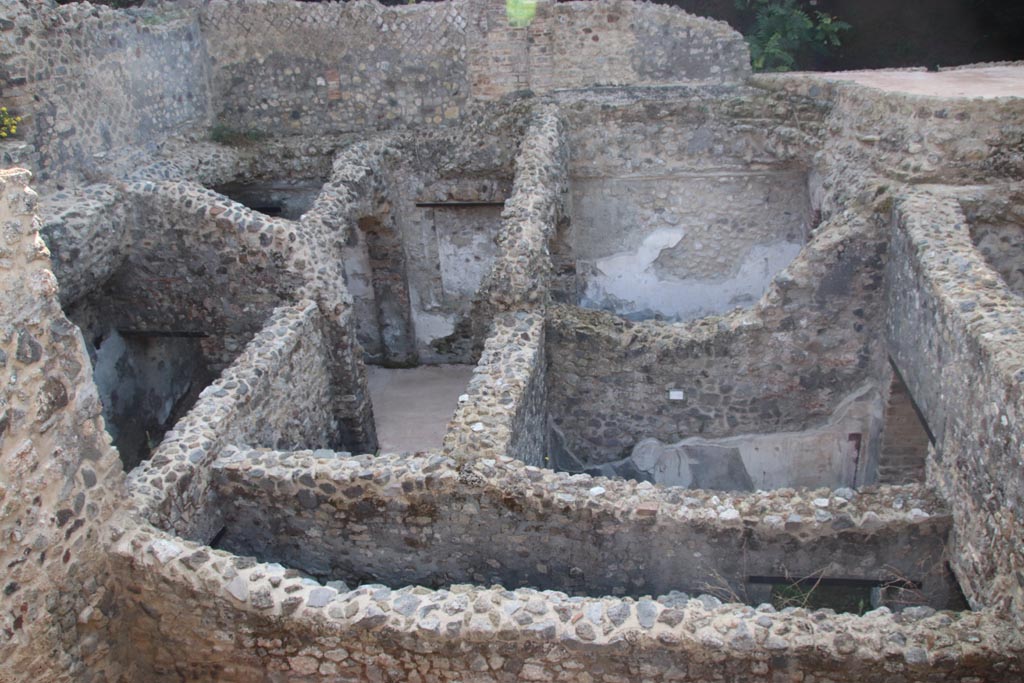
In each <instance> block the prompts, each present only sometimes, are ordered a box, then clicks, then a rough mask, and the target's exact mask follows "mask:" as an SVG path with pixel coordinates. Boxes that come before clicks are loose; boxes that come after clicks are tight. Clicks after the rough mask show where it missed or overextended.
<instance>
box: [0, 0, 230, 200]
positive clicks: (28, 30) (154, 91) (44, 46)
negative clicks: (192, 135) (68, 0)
mask: <svg viewBox="0 0 1024 683" xmlns="http://www.w3.org/2000/svg"><path fill="white" fill-rule="evenodd" d="M2 7H3V10H4V15H5V20H4V23H3V25H2V26H0V55H2V58H0V61H2V62H3V64H4V69H3V74H2V75H0V90H2V92H3V97H4V102H5V104H6V105H7V106H8V107H9V108H10V109H11V110H12V111H13V112H14V113H17V114H20V115H22V116H23V117H24V121H23V122H22V124H21V125H20V126H19V135H18V137H19V138H20V139H22V140H25V141H27V144H22V145H19V144H17V143H15V144H6V145H5V146H4V147H5V149H4V150H3V151H5V152H7V153H8V154H9V155H12V156H14V157H16V158H14V161H15V162H16V163H20V164H23V165H26V166H27V167H29V168H31V169H32V170H33V171H34V172H35V173H36V182H39V183H42V184H44V185H48V184H50V183H51V181H57V180H58V179H59V182H60V183H61V184H65V185H67V184H70V183H71V182H72V181H79V182H80V181H81V180H83V179H86V180H92V181H95V179H96V177H97V176H100V177H102V175H104V173H105V167H106V166H107V165H108V164H109V163H110V162H111V161H112V160H113V159H114V158H115V157H117V156H119V155H121V154H122V153H124V152H126V151H129V150H132V149H138V148H143V149H145V148H149V149H152V148H153V146H155V144H156V143H158V142H159V141H160V139H161V138H163V137H164V136H166V135H167V134H168V133H170V132H174V131H188V130H194V129H197V128H200V129H202V128H205V127H206V126H207V124H208V119H209V110H210V93H209V83H208V81H209V73H208V66H209V56H208V55H207V52H206V44H205V41H204V39H203V36H202V35H201V32H200V27H199V22H198V19H197V17H196V15H195V13H194V12H192V11H191V10H190V9H188V8H187V6H186V7H182V6H180V3H173V4H172V3H166V4H165V5H163V6H162V7H159V8H157V9H156V10H155V11H133V12H117V11H114V10H111V9H110V8H108V7H104V6H102V5H90V4H87V3H72V4H69V5H59V6H58V5H56V4H55V3H53V2H51V1H50V0H43V1H36V0H4V2H3V3H2Z"/></svg>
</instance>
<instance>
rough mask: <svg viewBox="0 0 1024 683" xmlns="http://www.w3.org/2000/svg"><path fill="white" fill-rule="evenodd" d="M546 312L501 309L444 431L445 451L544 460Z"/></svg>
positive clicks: (461, 456)
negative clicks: (507, 311)
mask: <svg viewBox="0 0 1024 683" xmlns="http://www.w3.org/2000/svg"><path fill="white" fill-rule="evenodd" d="M544 349H545V343H544V317H543V315H541V314H540V313H529V312H518V313H499V314H498V315H497V316H495V318H494V323H493V327H492V329H491V333H490V335H488V337H487V341H486V342H485V343H484V349H483V353H481V355H480V360H479V362H478V363H477V364H476V369H475V370H474V371H473V378H472V379H471V380H470V382H469V387H468V388H467V389H466V395H465V397H464V400H460V401H459V407H458V408H457V409H456V411H455V415H454V416H453V417H452V419H451V422H449V424H448V431H447V433H446V434H445V437H444V453H445V455H447V456H448V457H452V458H456V459H460V460H465V459H472V458H494V457H496V456H498V455H508V456H511V457H513V458H518V459H519V460H522V461H523V462H525V463H528V464H530V465H537V466H543V465H545V464H546V456H547V432H548V428H547V419H548V411H547V382H546V371H547V363H546V359H545V355H544Z"/></svg>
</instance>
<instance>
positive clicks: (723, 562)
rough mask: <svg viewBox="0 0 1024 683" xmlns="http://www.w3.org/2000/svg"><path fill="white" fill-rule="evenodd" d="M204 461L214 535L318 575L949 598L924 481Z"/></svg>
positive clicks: (231, 455) (433, 582) (382, 461)
mask: <svg viewBox="0 0 1024 683" xmlns="http://www.w3.org/2000/svg"><path fill="white" fill-rule="evenodd" d="M213 468H214V474H213V487H214V490H215V491H216V499H215V502H214V503H213V505H214V506H215V507H216V508H217V510H218V511H219V514H220V518H221V519H222V520H223V524H224V527H225V529H224V531H223V533H222V534H221V536H220V541H219V543H220V545H219V547H221V548H223V549H225V550H231V551H233V552H235V553H236V554H239V555H245V556H255V557H257V558H259V559H260V560H261V561H270V562H280V563H281V564H284V565H286V566H290V567H294V568H296V569H300V570H302V571H303V572H306V573H308V574H311V575H313V576H315V577H317V578H318V579H320V580H323V581H326V580H334V579H340V580H344V581H346V582H349V583H351V582H353V581H355V582H357V583H384V584H387V585H389V586H392V587H399V586H404V585H407V584H417V585H425V586H428V587H432V588H441V587H446V586H448V585H449V584H458V583H470V582H472V583H476V584H483V585H490V584H500V585H502V586H505V587H506V588H510V589H511V588H518V587H522V586H530V587H534V588H538V589H553V590H560V591H565V592H566V593H569V594H574V595H575V594H583V595H592V596H600V595H632V596H640V595H645V594H651V595H660V594H665V593H668V592H670V591H673V590H677V591H683V592H687V593H692V594H696V593H701V592H716V591H717V592H723V594H724V595H728V596H745V595H747V591H748V590H749V589H750V587H749V586H748V585H747V581H748V577H749V576H768V575H771V576H780V577H795V578H802V577H807V576H815V577H816V576H825V577H843V578H860V579H867V580H877V581H882V582H884V581H886V580H888V579H889V578H893V577H902V578H906V579H909V580H912V581H915V582H920V583H921V584H923V588H922V594H923V596H925V599H926V600H929V601H933V602H934V603H935V604H936V605H937V606H940V607H941V606H944V605H945V604H946V599H947V597H948V596H947V591H948V589H949V586H948V585H947V583H946V581H945V578H944V577H945V565H944V564H943V551H944V549H945V537H946V533H947V531H948V527H949V521H950V520H949V516H948V515H947V514H946V513H945V511H944V510H943V509H942V506H941V503H939V501H938V500H937V499H936V498H934V497H933V496H931V495H930V494H929V493H927V492H926V491H925V490H924V489H921V488H915V487H883V488H879V489H875V490H864V491H862V492H860V493H857V494H852V492H849V491H847V492H845V494H846V495H847V496H850V498H849V499H847V498H844V497H842V496H841V495H840V494H839V493H834V492H830V491H828V490H826V489H821V490H818V491H813V492H811V491H806V490H805V491H804V492H803V493H797V492H794V491H793V490H792V489H789V490H784V491H779V492H775V493H763V492H760V493H752V494H738V495H734V496H727V495H726V494H720V496H716V495H714V493H713V492H708V491H685V490H682V489H660V488H655V487H652V486H651V485H650V484H648V483H642V484H638V483H637V482H629V481H622V480H608V479H602V478H591V477H589V476H586V475H582V476H581V475H576V476H574V477H572V478H570V477H569V476H568V475H566V474H564V473H554V472H551V471H550V470H543V469H538V468H531V467H529V466H525V465H523V464H522V463H519V462H518V461H514V460H511V459H509V458H503V457H499V458H498V459H497V460H495V459H477V460H474V461H472V462H471V463H464V464H462V465H461V467H460V466H459V465H457V464H456V462H455V461H453V460H451V459H448V458H443V457H439V456H436V455H435V456H428V457H423V458H419V459H415V458H412V459H410V458H403V457H397V458H396V457H393V456H378V457H376V458H372V457H370V456H364V457H360V458H355V459H348V458H333V457H330V456H324V457H319V458H317V457H316V456H313V455H311V454H309V453H276V452H268V451H251V450H241V451H236V450H230V451H226V452H225V453H224V454H223V456H222V457H221V458H219V459H218V460H217V461H216V462H214V464H213ZM267 510H274V513H273V514H272V515H268V514H267V513H266V511H267ZM908 548H912V549H913V552H908V551H907V549H908Z"/></svg>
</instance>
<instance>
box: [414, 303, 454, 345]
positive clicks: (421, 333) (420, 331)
mask: <svg viewBox="0 0 1024 683" xmlns="http://www.w3.org/2000/svg"><path fill="white" fill-rule="evenodd" d="M412 318H413V324H414V325H415V327H416V341H417V342H418V343H419V344H420V345H421V346H422V347H429V345H430V342H432V341H434V340H435V339H442V338H444V337H447V336H448V335H450V334H451V333H452V332H454V331H455V315H454V314H451V313H448V314H445V313H427V312H426V311H422V310H419V309H417V308H413V309H412Z"/></svg>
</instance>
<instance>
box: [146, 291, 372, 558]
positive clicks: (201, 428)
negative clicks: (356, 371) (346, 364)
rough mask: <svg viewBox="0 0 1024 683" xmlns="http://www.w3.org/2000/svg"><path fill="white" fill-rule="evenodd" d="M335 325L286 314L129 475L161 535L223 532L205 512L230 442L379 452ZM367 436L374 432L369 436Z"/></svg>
mask: <svg viewBox="0 0 1024 683" xmlns="http://www.w3.org/2000/svg"><path fill="white" fill-rule="evenodd" d="M329 329H330V325H329V322H328V321H326V320H325V319H324V318H323V316H322V315H321V314H320V312H319V310H318V308H317V306H316V305H315V304H314V303H313V302H310V301H303V302H300V303H299V304H296V305H294V306H289V307H281V308H280V309H278V310H277V311H276V312H275V313H274V315H273V317H272V318H271V319H270V320H269V321H268V323H267V325H266V327H265V328H264V329H263V330H261V331H260V333H259V334H258V335H256V337H255V338H254V339H253V340H252V341H251V342H250V343H249V345H248V346H247V347H246V349H245V351H244V352H243V353H242V355H241V356H239V358H238V359H237V360H236V361H235V363H233V364H232V365H231V366H229V367H228V368H227V369H226V370H225V371H224V372H223V373H222V374H221V376H220V377H219V378H218V379H217V380H216V381H215V382H214V383H213V384H211V385H210V386H209V387H207V388H206V389H205V390H204V391H203V393H202V394H201V395H200V397H199V401H198V402H197V403H196V405H195V406H194V407H193V408H192V410H191V411H189V413H188V415H186V416H185V417H184V418H183V419H182V420H181V421H180V422H179V423H178V424H177V425H176V426H175V428H174V429H173V430H172V431H170V432H168V433H167V434H166V436H165V437H164V440H163V442H162V443H161V444H160V446H159V447H158V448H157V449H156V450H155V451H154V452H153V456H152V457H151V458H150V459H149V460H148V461H145V462H143V463H142V464H141V465H140V466H139V467H138V468H136V469H135V470H133V471H132V473H131V475H130V477H129V487H130V489H131V490H132V491H133V493H134V496H135V500H136V512H137V513H138V514H139V515H140V516H141V517H142V518H143V519H148V520H150V521H152V522H153V523H154V524H158V525H160V526H162V527H163V528H168V529H174V530H176V531H177V532H178V533H181V534H184V535H188V536H192V537H195V538H202V539H203V540H204V541H208V540H209V539H210V538H212V537H213V535H214V534H215V533H216V531H217V529H218V528H219V526H218V523H217V520H216V519H215V518H213V517H210V516H207V515H205V512H206V511H207V510H206V503H207V496H208V489H209V476H210V475H209V466H210V463H212V462H213V461H214V460H215V459H216V458H217V457H218V456H219V454H220V452H221V450H222V449H223V448H225V447H226V446H229V445H251V446H264V447H271V448H339V447H340V448H350V449H352V450H356V451H364V450H367V449H370V450H372V448H373V447H374V445H375V443H374V442H375V437H374V435H373V432H372V421H371V422H369V425H366V424H364V422H363V416H362V412H361V411H362V407H363V404H364V403H365V400H359V399H358V398H357V397H356V396H352V395H348V394H345V393H344V389H345V388H346V387H345V386H344V385H343V384H341V386H339V384H340V383H339V381H338V378H337V377H334V376H332V374H331V373H332V371H336V368H337V361H336V360H335V359H334V358H332V356H334V355H335V354H339V353H342V352H343V347H341V348H337V347H334V346H333V345H332V343H331V339H330V338H329V337H328V336H327V330H329ZM367 430H370V431H367Z"/></svg>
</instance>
